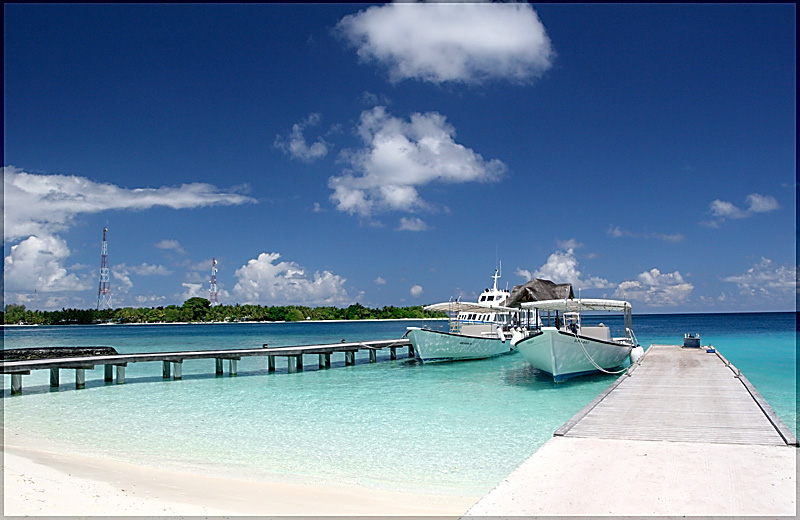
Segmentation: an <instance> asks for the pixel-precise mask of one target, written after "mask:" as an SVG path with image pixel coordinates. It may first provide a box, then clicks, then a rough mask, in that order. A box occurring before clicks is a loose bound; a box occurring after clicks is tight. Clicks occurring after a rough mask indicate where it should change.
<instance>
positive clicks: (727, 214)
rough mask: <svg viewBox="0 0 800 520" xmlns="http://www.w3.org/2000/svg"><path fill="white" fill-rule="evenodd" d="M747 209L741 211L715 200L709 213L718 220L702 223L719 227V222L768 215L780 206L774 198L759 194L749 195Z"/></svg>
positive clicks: (732, 205) (722, 201)
mask: <svg viewBox="0 0 800 520" xmlns="http://www.w3.org/2000/svg"><path fill="white" fill-rule="evenodd" d="M745 203H746V204H747V209H741V208H739V207H738V206H736V205H735V204H733V203H732V202H728V201H725V200H720V199H716V200H713V201H711V204H710V205H709V211H710V213H711V215H712V216H714V217H716V218H717V219H718V220H716V221H711V222H706V223H704V224H705V225H706V226H708V227H719V224H720V222H722V221H724V220H725V219H726V218H732V219H742V218H747V217H752V216H753V215H755V214H756V213H768V212H770V211H775V210H777V209H779V208H780V207H781V206H780V204H778V201H777V200H776V199H775V197H773V196H771V195H761V194H759V193H751V194H750V195H748V196H747V198H746V199H745Z"/></svg>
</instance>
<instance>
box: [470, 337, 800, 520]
mask: <svg viewBox="0 0 800 520" xmlns="http://www.w3.org/2000/svg"><path fill="white" fill-rule="evenodd" d="M712 350H713V352H710V351H712ZM797 446H798V441H797V438H796V437H795V435H794V434H793V433H792V432H791V430H790V429H789V428H788V427H787V426H786V425H785V424H784V423H783V421H781V419H780V418H779V417H778V416H777V415H776V414H775V412H774V410H772V408H771V407H770V406H769V405H768V404H767V403H766V401H765V400H764V399H763V398H762V397H761V395H760V394H759V393H758V391H757V390H756V389H755V388H754V387H753V385H752V384H751V383H750V382H749V381H748V380H747V378H746V377H745V376H744V375H743V374H742V373H741V372H740V371H739V370H738V369H737V368H736V367H735V366H733V365H732V364H731V363H730V362H729V361H728V360H726V359H725V358H724V357H723V356H722V355H721V354H720V353H719V352H716V350H715V349H709V348H706V347H701V348H683V347H681V346H677V345H651V346H650V348H649V349H648V350H647V352H646V354H645V355H644V356H643V357H642V358H641V359H640V360H639V361H638V362H637V363H636V364H634V365H633V366H631V368H630V369H629V370H628V372H627V373H626V374H625V375H622V376H621V377H620V378H619V379H617V380H616V381H615V382H614V383H613V384H612V385H611V386H610V387H609V388H608V389H607V390H606V391H604V392H603V393H602V394H601V395H599V396H598V397H597V398H596V399H594V400H593V401H592V402H591V403H589V404H588V405H587V406H586V407H585V408H584V409H583V410H581V411H580V412H579V413H578V414H576V415H575V416H574V417H573V418H572V419H570V420H569V421H567V423H565V424H564V425H563V426H562V427H561V428H559V429H558V430H557V431H556V432H555V434H554V438H553V439H551V440H550V441H548V442H547V443H546V444H545V445H544V446H542V447H541V448H540V449H539V450H538V451H537V452H536V453H534V454H533V456H531V457H530V458H529V459H528V460H527V461H525V462H524V463H523V464H522V465H521V466H520V467H519V468H518V469H517V470H515V471H514V472H513V473H512V474H511V475H509V476H508V477H507V478H506V479H505V480H503V482H501V483H500V484H499V485H498V486H497V487H496V488H495V489H494V490H492V491H491V492H490V493H489V494H488V495H486V496H485V497H483V498H482V499H481V500H480V501H479V502H477V503H476V504H475V505H474V506H473V507H472V508H470V509H469V511H468V512H467V514H466V516H493V517H506V516H574V515H585V516H601V515H604V516H607V515H614V516H652V515H661V516H690V515H691V516H694V515H701V516H718V515H723V516H750V515H756V516H775V515H778V516H783V515H788V516H791V517H795V516H796V513H797V510H796V507H797V502H796V499H797V454H798V451H797V449H796V448H797Z"/></svg>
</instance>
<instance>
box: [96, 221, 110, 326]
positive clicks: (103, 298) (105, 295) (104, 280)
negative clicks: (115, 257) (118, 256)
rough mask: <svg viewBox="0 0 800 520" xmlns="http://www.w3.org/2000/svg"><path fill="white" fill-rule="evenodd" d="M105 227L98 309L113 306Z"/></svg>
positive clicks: (106, 229)
mask: <svg viewBox="0 0 800 520" xmlns="http://www.w3.org/2000/svg"><path fill="white" fill-rule="evenodd" d="M107 231H108V228H103V247H102V249H101V250H100V287H98V289H97V310H103V309H110V308H111V284H110V280H109V276H108V273H109V271H108V242H107V241H106V232H107Z"/></svg>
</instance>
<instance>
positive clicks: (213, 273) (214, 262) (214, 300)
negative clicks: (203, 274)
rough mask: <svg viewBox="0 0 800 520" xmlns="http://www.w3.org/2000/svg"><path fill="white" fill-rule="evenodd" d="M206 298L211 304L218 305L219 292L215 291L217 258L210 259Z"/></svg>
mask: <svg viewBox="0 0 800 520" xmlns="http://www.w3.org/2000/svg"><path fill="white" fill-rule="evenodd" d="M208 293H209V295H208V299H209V301H210V302H211V306H212V307H214V306H216V305H219V293H218V292H217V259H216V258H212V259H211V288H210V289H209V290H208Z"/></svg>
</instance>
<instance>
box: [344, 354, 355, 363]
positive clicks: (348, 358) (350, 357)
mask: <svg viewBox="0 0 800 520" xmlns="http://www.w3.org/2000/svg"><path fill="white" fill-rule="evenodd" d="M344 364H345V366H352V365H355V364H356V353H355V352H353V351H348V352H345V353H344Z"/></svg>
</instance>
